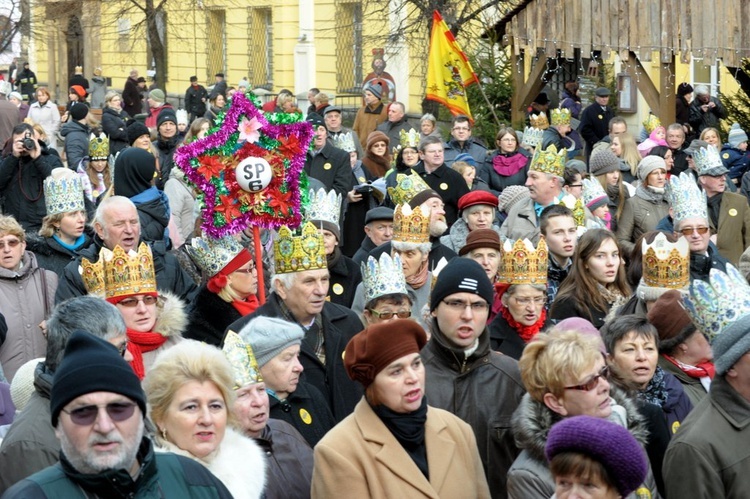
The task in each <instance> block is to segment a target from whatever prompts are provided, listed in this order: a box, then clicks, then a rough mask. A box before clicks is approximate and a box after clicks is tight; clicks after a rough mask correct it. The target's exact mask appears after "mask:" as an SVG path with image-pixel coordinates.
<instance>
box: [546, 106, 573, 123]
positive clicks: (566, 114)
mask: <svg viewBox="0 0 750 499" xmlns="http://www.w3.org/2000/svg"><path fill="white" fill-rule="evenodd" d="M550 114H551V116H552V124H553V125H570V118H571V114H570V109H567V108H558V109H553V110H552V111H551V112H550Z"/></svg>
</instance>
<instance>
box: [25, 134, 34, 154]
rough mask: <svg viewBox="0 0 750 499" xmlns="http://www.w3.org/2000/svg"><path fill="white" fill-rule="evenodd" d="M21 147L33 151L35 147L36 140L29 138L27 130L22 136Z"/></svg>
mask: <svg viewBox="0 0 750 499" xmlns="http://www.w3.org/2000/svg"><path fill="white" fill-rule="evenodd" d="M23 148H24V149H26V150H27V151H33V150H34V149H36V142H34V139H33V138H31V133H29V132H26V135H24V136H23Z"/></svg>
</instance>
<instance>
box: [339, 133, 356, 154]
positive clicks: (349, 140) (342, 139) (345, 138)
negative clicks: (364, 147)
mask: <svg viewBox="0 0 750 499" xmlns="http://www.w3.org/2000/svg"><path fill="white" fill-rule="evenodd" d="M333 145H334V146H336V147H338V148H339V149H343V150H344V151H346V152H355V151H356V150H357V146H355V145H354V135H352V132H346V133H340V134H338V135H336V136H335V137H333Z"/></svg>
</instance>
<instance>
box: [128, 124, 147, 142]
mask: <svg viewBox="0 0 750 499" xmlns="http://www.w3.org/2000/svg"><path fill="white" fill-rule="evenodd" d="M126 132H127V133H128V144H129V145H131V146H132V145H133V142H135V139H137V138H138V137H140V136H142V135H148V136H149V139H150V138H151V132H149V131H148V127H147V126H146V125H144V124H143V123H141V122H140V121H131V122H130V123H129V124H128V128H127V130H126Z"/></svg>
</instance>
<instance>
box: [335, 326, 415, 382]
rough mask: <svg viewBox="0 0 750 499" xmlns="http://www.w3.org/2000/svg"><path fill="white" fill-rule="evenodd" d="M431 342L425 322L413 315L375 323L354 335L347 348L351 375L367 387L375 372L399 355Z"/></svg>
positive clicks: (348, 372)
mask: <svg viewBox="0 0 750 499" xmlns="http://www.w3.org/2000/svg"><path fill="white" fill-rule="evenodd" d="M426 343H427V335H426V334H425V332H424V329H422V326H420V325H419V324H417V322H416V321H413V320H411V319H396V320H395V321H389V322H381V323H379V324H375V325H372V326H370V327H368V328H366V329H364V330H363V331H361V332H359V333H357V334H356V335H354V337H353V338H352V339H351V340H349V343H348V344H347V345H346V350H345V351H344V367H346V372H347V374H348V375H349V377H350V378H351V379H352V380H354V381H359V382H360V383H362V386H364V387H365V388H367V387H368V386H370V385H371V384H372V382H373V381H374V380H375V376H377V374H378V373H379V372H380V371H382V370H383V369H385V368H386V367H388V365H389V364H390V363H391V362H393V361H394V360H396V359H400V358H401V357H403V356H405V355H409V354H412V353H419V351H420V350H421V349H422V347H423V346H425V344H426Z"/></svg>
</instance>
